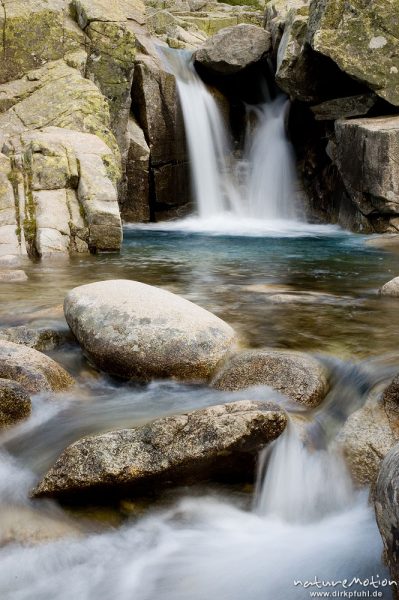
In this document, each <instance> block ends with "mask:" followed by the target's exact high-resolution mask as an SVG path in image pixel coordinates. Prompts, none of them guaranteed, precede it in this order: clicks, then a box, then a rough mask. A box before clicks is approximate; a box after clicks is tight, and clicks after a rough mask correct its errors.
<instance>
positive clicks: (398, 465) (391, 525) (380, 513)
mask: <svg viewBox="0 0 399 600" xmlns="http://www.w3.org/2000/svg"><path fill="white" fill-rule="evenodd" d="M373 495H374V508H375V514H376V517H377V523H378V527H379V530H380V533H381V537H382V541H383V543H384V550H385V552H384V555H385V560H386V562H387V563H388V566H389V569H390V572H391V578H392V580H393V581H395V582H398V581H399V444H396V445H395V446H394V447H393V448H392V449H391V450H390V451H389V452H388V454H387V455H386V456H385V458H384V460H383V461H382V463H381V468H380V471H379V473H378V479H377V483H376V486H375V490H374V494H373ZM392 590H393V598H398V597H399V593H398V587H397V585H394V586H393V587H392Z"/></svg>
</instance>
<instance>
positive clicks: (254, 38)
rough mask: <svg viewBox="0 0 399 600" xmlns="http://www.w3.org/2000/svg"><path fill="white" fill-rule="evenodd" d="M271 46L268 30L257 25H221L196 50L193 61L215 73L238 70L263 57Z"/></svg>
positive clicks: (228, 72)
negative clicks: (224, 26)
mask: <svg viewBox="0 0 399 600" xmlns="http://www.w3.org/2000/svg"><path fill="white" fill-rule="evenodd" d="M270 49H271V36H270V34H269V33H268V32H267V31H265V30H264V29H262V28H261V27H257V26H256V25H248V24H241V25H236V26H235V27H227V28H225V29H221V30H220V31H219V32H218V33H217V34H216V35H214V36H213V37H211V38H209V39H208V40H207V41H206V42H205V44H204V45H203V46H202V47H201V48H200V49H199V50H197V51H196V53H195V56H194V58H195V61H196V62H197V63H199V64H200V65H202V66H203V67H205V68H206V69H208V70H211V71H215V72H216V73H223V74H231V73H238V72H239V71H242V70H243V69H245V68H246V67H248V66H250V65H252V64H254V63H256V62H258V61H260V60H262V58H264V57H265V56H266V55H267V53H268V52H269V51H270Z"/></svg>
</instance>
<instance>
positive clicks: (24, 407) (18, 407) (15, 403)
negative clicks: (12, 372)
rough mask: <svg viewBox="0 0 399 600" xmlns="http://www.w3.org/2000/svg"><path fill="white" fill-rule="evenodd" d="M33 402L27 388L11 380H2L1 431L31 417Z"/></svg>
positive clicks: (0, 401)
mask: <svg viewBox="0 0 399 600" xmlns="http://www.w3.org/2000/svg"><path fill="white" fill-rule="evenodd" d="M30 413H31V400H30V397H29V395H28V393H27V392H26V390H25V388H24V387H23V386H22V385H21V384H19V383H17V382H16V381H12V380H11V379H0V429H1V428H2V427H8V426H9V425H14V424H15V423H18V421H21V420H23V419H26V418H27V417H29V415H30Z"/></svg>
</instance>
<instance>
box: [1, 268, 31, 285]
mask: <svg viewBox="0 0 399 600" xmlns="http://www.w3.org/2000/svg"><path fill="white" fill-rule="evenodd" d="M27 280H28V276H27V274H26V273H25V271H22V269H17V270H15V271H14V270H7V271H0V282H4V283H16V282H23V281H27Z"/></svg>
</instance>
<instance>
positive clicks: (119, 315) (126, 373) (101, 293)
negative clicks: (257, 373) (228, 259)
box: [64, 280, 235, 380]
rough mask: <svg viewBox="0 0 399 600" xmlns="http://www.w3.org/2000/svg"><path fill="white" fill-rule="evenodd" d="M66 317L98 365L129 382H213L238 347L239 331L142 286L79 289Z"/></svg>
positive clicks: (175, 298)
mask: <svg viewBox="0 0 399 600" xmlns="http://www.w3.org/2000/svg"><path fill="white" fill-rule="evenodd" d="M64 312H65V318H66V320H67V322H68V325H69V326H70V328H71V330H72V332H73V333H74V335H75V337H76V338H77V340H78V341H79V343H80V344H81V346H82V348H83V349H84V351H85V353H86V354H87V356H88V357H89V358H90V359H91V360H92V361H93V363H94V364H95V365H97V367H99V368H100V369H102V370H103V371H105V372H107V373H111V374H113V375H119V376H121V377H125V378H136V379H143V380H149V379H152V378H157V377H158V378H162V377H175V378H178V379H186V380H203V379H207V378H209V377H210V375H211V374H212V373H213V371H214V369H215V368H216V366H217V365H218V363H219V362H220V361H221V360H222V359H223V358H224V357H225V356H226V354H227V353H228V352H229V351H230V350H231V349H232V348H233V347H234V344H235V333H234V331H233V329H232V328H231V327H230V326H229V325H227V323H224V321H222V320H221V319H219V318H218V317H216V316H215V315H213V314H211V313H210V312H208V311H206V310H204V309H203V308H200V307H199V306H197V305H195V304H193V303H192V302H189V301H188V300H185V299H184V298H181V297H180V296H177V295H175V294H171V293H170V292H167V291H165V290H162V289H160V288H156V287H153V286H149V285H145V284H143V283H139V282H137V281H127V280H116V281H101V282H97V283H91V284H88V285H83V286H80V287H77V288H75V289H73V290H71V291H70V292H69V293H68V295H67V296H66V298H65V302H64Z"/></svg>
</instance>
